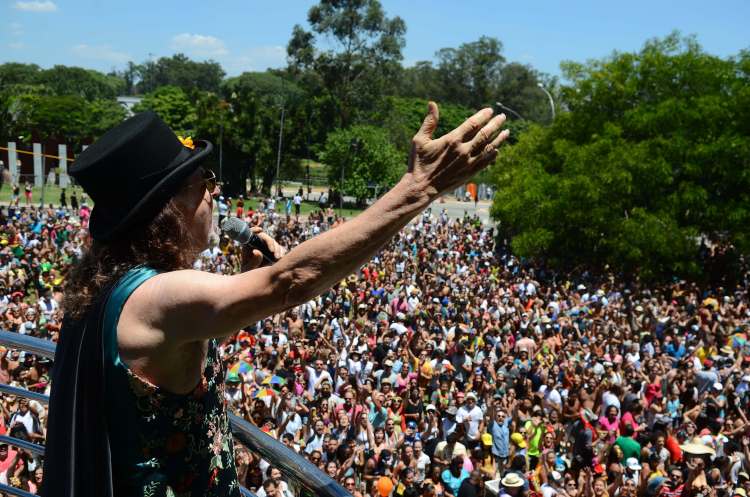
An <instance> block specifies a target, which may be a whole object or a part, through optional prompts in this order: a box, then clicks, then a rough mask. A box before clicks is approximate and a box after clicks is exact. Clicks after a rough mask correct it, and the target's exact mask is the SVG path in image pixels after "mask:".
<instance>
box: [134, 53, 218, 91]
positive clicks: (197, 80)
mask: <svg viewBox="0 0 750 497" xmlns="http://www.w3.org/2000/svg"><path fill="white" fill-rule="evenodd" d="M136 72H137V76H136V75H135V73H136ZM224 74H225V73H224V70H223V69H222V68H221V65H220V64H219V63H218V62H216V61H213V60H208V61H205V62H196V61H194V60H191V59H190V58H189V57H188V56H186V55H185V54H181V53H178V54H175V55H173V56H171V57H160V58H159V59H158V60H156V61H147V62H144V63H143V64H141V65H139V66H138V67H137V68H134V67H128V69H127V70H126V74H123V77H127V78H132V79H136V77H137V79H138V80H139V81H138V83H137V84H136V89H137V92H138V93H149V92H153V91H155V90H156V89H158V88H161V87H162V86H177V87H179V88H181V89H182V90H183V91H185V92H187V93H190V92H192V91H195V90H199V91H211V92H214V93H218V92H219V89H220V87H221V82H222V79H223V78H224Z"/></svg>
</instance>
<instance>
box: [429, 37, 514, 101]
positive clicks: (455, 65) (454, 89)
mask: <svg viewBox="0 0 750 497" xmlns="http://www.w3.org/2000/svg"><path fill="white" fill-rule="evenodd" d="M502 52H503V44H502V43H501V42H500V40H498V39H497V38H492V37H489V36H482V37H481V38H479V40H477V41H474V42H471V43H463V44H461V46H459V47H458V48H442V49H440V50H438V51H437V53H436V54H435V55H436V56H437V59H438V66H437V75H438V78H439V81H440V84H441V86H442V88H443V91H444V92H445V95H450V96H452V101H454V102H456V103H460V104H463V105H466V106H468V107H471V108H475V109H476V108H479V107H483V106H487V105H492V104H493V102H494V101H495V99H496V98H497V87H498V82H499V81H500V78H501V74H502V69H503V64H505V57H504V56H503V54H502Z"/></svg>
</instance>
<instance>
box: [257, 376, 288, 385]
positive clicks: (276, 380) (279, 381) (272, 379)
mask: <svg viewBox="0 0 750 497" xmlns="http://www.w3.org/2000/svg"><path fill="white" fill-rule="evenodd" d="M262 384H263V385H275V386H278V387H281V386H284V385H286V380H285V379H284V378H282V377H281V376H276V375H273V376H267V377H266V378H265V379H264V380H263V382H262Z"/></svg>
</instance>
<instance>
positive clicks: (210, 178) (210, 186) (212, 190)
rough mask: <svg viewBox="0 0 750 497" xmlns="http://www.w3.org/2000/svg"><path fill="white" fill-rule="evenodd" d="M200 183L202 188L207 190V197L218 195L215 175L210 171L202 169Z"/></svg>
mask: <svg viewBox="0 0 750 497" xmlns="http://www.w3.org/2000/svg"><path fill="white" fill-rule="evenodd" d="M201 182H202V183H203V186H204V187H205V188H206V190H208V193H209V195H216V194H218V193H219V192H218V190H217V189H218V187H219V183H218V182H217V181H216V174H214V172H213V171H212V170H210V169H206V168H202V178H201Z"/></svg>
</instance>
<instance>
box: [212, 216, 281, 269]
mask: <svg viewBox="0 0 750 497" xmlns="http://www.w3.org/2000/svg"><path fill="white" fill-rule="evenodd" d="M221 231H223V232H224V233H225V234H226V235H227V236H228V237H229V238H231V239H232V240H234V241H236V242H239V243H240V245H242V246H243V247H242V248H243V254H242V255H243V269H245V267H244V266H246V268H247V269H255V268H257V267H260V266H270V265H272V264H273V263H274V262H276V261H278V260H279V259H280V258H281V257H283V256H284V254H285V253H286V250H285V249H284V247H282V246H281V245H279V244H278V243H276V241H274V239H273V238H271V237H270V236H268V235H267V234H265V233H263V231H262V230H261V229H260V228H259V227H253V228H250V226H248V224H247V223H246V222H244V221H242V220H241V219H238V218H236V217H228V218H226V219H224V221H222V223H221Z"/></svg>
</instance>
